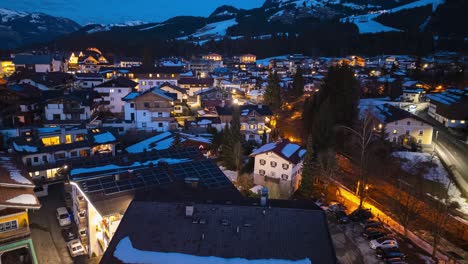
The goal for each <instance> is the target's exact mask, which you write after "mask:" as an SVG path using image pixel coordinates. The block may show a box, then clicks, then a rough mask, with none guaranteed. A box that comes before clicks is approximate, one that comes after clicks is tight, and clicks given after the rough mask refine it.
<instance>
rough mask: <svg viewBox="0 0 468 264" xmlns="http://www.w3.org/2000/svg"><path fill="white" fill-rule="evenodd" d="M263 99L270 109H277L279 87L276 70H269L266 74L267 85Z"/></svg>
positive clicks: (279, 104) (278, 106)
mask: <svg viewBox="0 0 468 264" xmlns="http://www.w3.org/2000/svg"><path fill="white" fill-rule="evenodd" d="M263 100H264V102H265V104H266V105H268V106H270V107H271V109H272V110H278V109H279V108H280V107H281V87H280V79H279V76H278V73H277V72H270V74H269V75H268V85H267V88H266V90H265V94H264V96H263Z"/></svg>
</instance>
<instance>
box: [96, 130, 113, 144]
mask: <svg viewBox="0 0 468 264" xmlns="http://www.w3.org/2000/svg"><path fill="white" fill-rule="evenodd" d="M93 137H94V143H98V144H104V143H110V142H115V141H116V140H117V139H116V138H115V136H114V134H112V133H111V132H109V131H107V132H105V133H101V134H94V135H93Z"/></svg>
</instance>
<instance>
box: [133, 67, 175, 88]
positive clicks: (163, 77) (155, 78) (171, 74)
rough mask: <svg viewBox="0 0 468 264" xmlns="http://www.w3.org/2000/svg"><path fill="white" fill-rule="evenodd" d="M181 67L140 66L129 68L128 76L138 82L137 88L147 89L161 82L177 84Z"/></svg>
mask: <svg viewBox="0 0 468 264" xmlns="http://www.w3.org/2000/svg"><path fill="white" fill-rule="evenodd" d="M182 71H183V67H182V66H180V67H147V66H140V67H134V68H131V70H130V72H129V74H128V78H130V79H131V80H133V81H134V82H136V83H138V86H137V90H138V91H140V92H144V91H147V90H149V89H151V88H153V87H157V86H160V85H161V84H163V83H166V82H167V83H170V84H172V85H177V84H178V80H179V79H180V74H181V73H182Z"/></svg>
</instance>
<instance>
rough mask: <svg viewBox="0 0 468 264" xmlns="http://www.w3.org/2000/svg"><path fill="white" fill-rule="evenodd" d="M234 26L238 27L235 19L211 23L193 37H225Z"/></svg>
mask: <svg viewBox="0 0 468 264" xmlns="http://www.w3.org/2000/svg"><path fill="white" fill-rule="evenodd" d="M234 25H237V22H236V19H235V18H233V19H229V20H224V21H220V22H215V23H211V24H208V25H206V26H204V27H203V28H201V29H199V30H197V32H195V33H194V34H192V36H193V37H196V38H203V37H209V36H213V35H215V36H221V37H223V36H225V35H226V31H227V29H228V28H229V27H232V26H234Z"/></svg>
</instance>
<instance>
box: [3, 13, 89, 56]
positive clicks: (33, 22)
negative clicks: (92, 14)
mask: <svg viewBox="0 0 468 264" xmlns="http://www.w3.org/2000/svg"><path fill="white" fill-rule="evenodd" d="M79 28H80V25H78V24H77V23H75V22H74V21H72V20H70V19H67V18H61V17H53V16H49V15H46V14H42V13H26V12H17V11H13V10H9V9H5V8H0V40H1V41H0V48H3V49H13V48H16V47H19V46H24V45H28V44H32V43H37V42H44V41H49V40H52V39H54V38H56V37H58V36H61V35H65V34H68V33H71V32H74V31H76V30H78V29H79Z"/></svg>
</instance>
